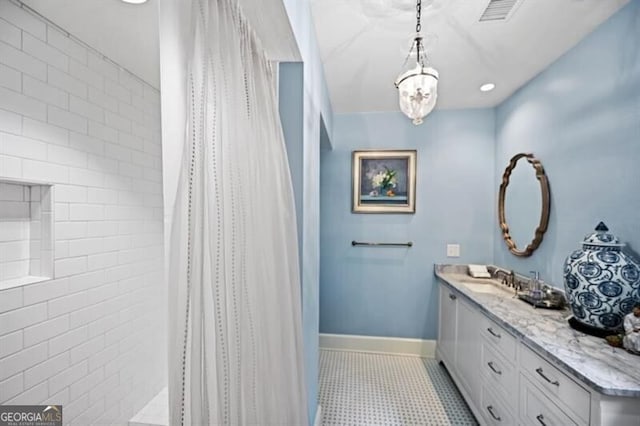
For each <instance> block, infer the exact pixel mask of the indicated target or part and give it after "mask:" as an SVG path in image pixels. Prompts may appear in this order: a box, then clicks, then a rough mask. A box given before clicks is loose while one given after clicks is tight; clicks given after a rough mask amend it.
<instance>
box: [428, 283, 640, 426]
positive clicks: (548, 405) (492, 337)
mask: <svg viewBox="0 0 640 426" xmlns="http://www.w3.org/2000/svg"><path fill="white" fill-rule="evenodd" d="M439 319H440V323H439V333H438V344H437V346H436V357H437V358H438V360H440V361H441V362H442V363H443V364H444V365H445V367H446V368H447V370H448V371H449V373H450V375H451V377H452V378H453V380H454V382H455V383H456V385H457V386H458V389H459V390H460V392H461V393H462V395H463V396H464V398H465V400H466V402H467V404H468V405H469V407H470V408H471V410H472V411H473V413H474V414H475V416H476V418H477V419H478V421H479V422H480V424H482V425H485V424H486V425H505V426H512V425H529V426H553V425H557V426H569V425H576V426H587V425H592V426H640V398H638V397H624V396H607V395H603V394H601V393H599V392H598V391H597V390H596V389H593V388H590V387H589V386H588V385H587V384H585V383H583V382H582V381H581V380H580V379H577V378H575V377H574V376H572V375H571V374H569V373H567V372H565V371H563V370H562V369H561V368H559V366H560V365H561V361H559V360H558V359H553V358H547V357H545V356H542V355H540V353H538V352H537V351H536V350H534V349H532V348H531V347H530V346H529V344H528V342H529V340H528V338H527V335H526V334H523V335H520V336H517V335H515V334H514V333H512V332H511V331H508V330H507V329H505V327H504V326H502V325H500V324H498V323H497V322H496V321H494V320H493V319H492V318H490V317H489V315H488V314H487V313H485V312H484V311H483V310H481V309H480V308H479V304H478V303H476V302H475V301H474V299H473V296H469V295H468V294H464V293H463V292H462V291H460V290H457V288H455V287H454V286H450V285H447V284H445V283H440V316H439Z"/></svg>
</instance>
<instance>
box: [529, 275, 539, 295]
mask: <svg viewBox="0 0 640 426" xmlns="http://www.w3.org/2000/svg"><path fill="white" fill-rule="evenodd" d="M529 272H530V273H531V281H530V283H529V296H531V297H532V298H533V299H535V300H540V299H542V285H541V283H540V273H539V272H538V271H529Z"/></svg>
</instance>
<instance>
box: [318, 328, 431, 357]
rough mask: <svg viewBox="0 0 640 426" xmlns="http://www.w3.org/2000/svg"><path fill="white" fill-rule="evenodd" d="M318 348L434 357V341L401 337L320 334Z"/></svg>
mask: <svg viewBox="0 0 640 426" xmlns="http://www.w3.org/2000/svg"><path fill="white" fill-rule="evenodd" d="M320 348H321V349H333V350H340V351H353V352H374V353H383V354H393V355H408V356H419V357H422V358H434V357H435V354H436V341H435V340H424V339H406V338H401V337H377V336H356V335H349V334H320Z"/></svg>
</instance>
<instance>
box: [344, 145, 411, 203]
mask: <svg viewBox="0 0 640 426" xmlns="http://www.w3.org/2000/svg"><path fill="white" fill-rule="evenodd" d="M416 160H417V151H416V150H362V151H353V154H352V168H351V172H352V173H351V175H352V197H351V202H352V204H351V211H352V212H353V213H408V214H413V213H415V212H416Z"/></svg>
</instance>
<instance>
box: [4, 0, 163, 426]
mask: <svg viewBox="0 0 640 426" xmlns="http://www.w3.org/2000/svg"><path fill="white" fill-rule="evenodd" d="M160 156H161V146H160V96H159V92H158V91H157V90H156V89H154V88H153V87H151V86H148V85H146V84H144V83H142V82H141V81H139V80H138V79H136V78H135V77H134V76H132V75H130V74H129V73H127V72H126V71H123V70H121V69H119V67H117V66H115V65H114V64H113V63H110V62H108V61H105V60H104V58H103V57H102V55H100V54H98V53H96V52H94V51H91V50H90V49H88V48H87V47H86V46H84V45H83V44H81V43H77V42H75V41H74V40H73V39H71V38H69V37H68V36H67V35H66V34H63V33H62V32H60V31H58V30H57V29H56V28H55V27H54V26H52V25H49V24H48V23H47V22H45V21H44V20H42V19H40V18H38V17H36V16H34V15H32V14H31V13H29V12H28V11H27V10H24V9H22V8H20V7H19V6H17V5H16V4H15V3H13V2H11V1H7V0H0V179H7V180H11V179H16V180H38V181H44V182H50V183H52V184H54V194H55V200H54V201H55V204H54V206H53V210H54V212H53V215H54V218H55V222H54V228H53V230H52V231H51V232H53V234H54V241H55V253H54V256H53V258H54V261H53V262H54V268H55V271H54V273H55V275H54V279H53V280H50V281H46V282H41V283H38V284H32V285H26V286H21V287H15V288H11V289H8V290H0V404H47V403H51V404H54V403H55V404H63V405H64V416H65V422H72V423H76V424H92V423H98V424H99V423H102V424H122V425H124V424H126V423H127V420H128V419H129V418H131V417H132V416H133V415H134V414H135V413H136V412H137V411H138V410H140V408H142V407H143V406H144V405H145V404H146V402H147V401H149V400H150V399H151V398H152V397H153V396H154V395H156V394H157V393H158V392H159V391H160V390H161V389H162V388H163V387H164V386H166V381H167V377H166V344H165V342H166V326H165V323H164V320H165V313H166V303H165V302H166V293H165V289H164V284H163V282H164V280H163V251H164V250H163V235H162V233H163V212H162V178H161V177H162V171H161V157H160ZM15 191H17V190H15V189H10V188H8V187H6V186H2V187H0V198H2V197H4V198H9V197H12V196H14V195H15V196H17V192H15ZM14 192H15V193H14ZM30 201H35V200H30V199H26V200H24V201H23V202H24V203H26V205H27V207H29V202H30ZM16 202H18V200H16ZM10 208H11V209H14V208H15V211H14V210H12V211H13V212H14V213H16V214H17V211H18V210H19V209H20V208H24V207H20V206H15V207H10ZM40 213H41V214H42V215H43V217H45V215H50V214H51V213H47V212H40ZM6 223H9V222H6V221H5V222H0V227H2V229H0V231H2V232H0V234H2V235H12V236H13V237H14V238H15V239H16V240H21V236H22V234H23V233H35V234H38V233H40V234H42V233H43V231H42V229H41V228H40V227H39V226H38V225H34V226H30V225H29V223H28V222H24V223H22V222H14V223H12V224H11V226H6ZM19 223H20V224H19ZM14 225H15V226H14ZM3 243H4V242H0V246H1V244H3ZM33 247H35V248H37V247H38V246H36V245H34V246H33ZM33 247H32V248H33ZM25 251H26V252H28V251H29V247H22V246H21V245H20V244H18V246H16V247H12V248H9V247H6V248H4V249H0V264H3V263H6V262H5V261H8V259H12V260H10V262H18V264H16V265H15V268H17V269H19V270H22V269H24V268H28V267H29V259H26V263H24V260H25V259H23V257H24V256H22V254H23V253H24V252H25ZM20 262H23V263H20ZM34 267H35V265H34Z"/></svg>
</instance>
